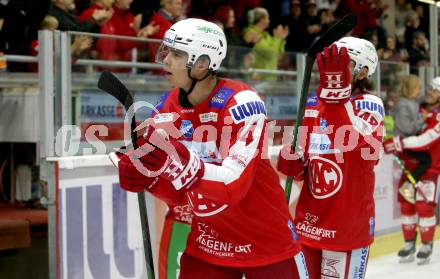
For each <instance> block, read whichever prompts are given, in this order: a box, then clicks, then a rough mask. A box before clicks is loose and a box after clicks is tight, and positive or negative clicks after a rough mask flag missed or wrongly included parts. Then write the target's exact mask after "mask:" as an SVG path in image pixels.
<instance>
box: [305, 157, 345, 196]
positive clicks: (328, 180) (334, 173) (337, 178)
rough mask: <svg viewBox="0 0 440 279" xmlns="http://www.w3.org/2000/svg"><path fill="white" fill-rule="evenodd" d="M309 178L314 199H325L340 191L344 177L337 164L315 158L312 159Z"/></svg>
mask: <svg viewBox="0 0 440 279" xmlns="http://www.w3.org/2000/svg"><path fill="white" fill-rule="evenodd" d="M309 178H310V180H309V188H310V192H311V193H312V195H313V197H315V198H317V199H325V198H328V197H331V196H333V195H334V194H336V193H337V192H338V191H339V189H340V188H341V186H342V179H343V175H342V170H341V168H340V167H339V166H338V165H337V164H336V163H335V162H333V161H331V160H329V159H326V158H322V157H318V156H315V157H312V158H311V159H310V163H309Z"/></svg>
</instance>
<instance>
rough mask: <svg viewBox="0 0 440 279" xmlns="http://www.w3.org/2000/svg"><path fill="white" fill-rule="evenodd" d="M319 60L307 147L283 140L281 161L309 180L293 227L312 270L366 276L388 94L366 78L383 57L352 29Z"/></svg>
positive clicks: (306, 122)
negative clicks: (372, 88) (371, 89)
mask: <svg viewBox="0 0 440 279" xmlns="http://www.w3.org/2000/svg"><path fill="white" fill-rule="evenodd" d="M317 63H318V69H319V74H320V85H319V88H318V90H317V94H316V95H317V96H316V97H310V98H309V100H308V104H307V106H306V109H305V114H304V119H303V127H302V129H301V130H300V135H299V141H298V142H300V146H299V147H300V148H302V151H301V150H300V151H299V152H298V151H297V154H295V156H290V155H291V154H290V153H293V151H290V147H288V148H284V149H283V150H282V151H281V153H280V157H279V161H278V169H279V170H280V171H281V172H283V173H284V174H286V175H290V176H292V177H293V178H294V179H295V180H297V181H304V184H303V188H302V190H301V193H300V196H299V199H298V203H297V206H296V216H295V227H296V230H297V233H298V234H299V237H300V242H301V244H302V245H303V252H304V255H305V257H306V262H307V267H308V269H309V273H310V278H364V277H365V273H366V267H367V260H368V255H369V246H370V244H371V243H372V241H373V236H374V224H375V213H374V200H373V192H374V183H375V178H374V170H373V169H374V166H375V165H376V163H377V161H378V159H379V156H380V153H381V148H382V136H383V117H384V108H383V104H382V101H381V100H380V99H379V98H378V97H376V96H374V95H371V94H368V92H366V88H365V85H366V81H367V78H368V77H369V76H371V75H372V74H373V73H374V71H375V70H376V65H377V63H378V57H377V54H376V49H375V48H374V46H373V45H372V44H371V43H370V42H368V41H366V40H363V39H359V38H354V37H346V38H342V39H340V40H339V41H337V42H336V43H335V44H333V45H332V46H330V47H329V48H325V49H324V51H323V52H322V53H320V54H318V56H317ZM350 66H351V67H352V71H353V76H352V75H351V70H350ZM289 156H290V157H289Z"/></svg>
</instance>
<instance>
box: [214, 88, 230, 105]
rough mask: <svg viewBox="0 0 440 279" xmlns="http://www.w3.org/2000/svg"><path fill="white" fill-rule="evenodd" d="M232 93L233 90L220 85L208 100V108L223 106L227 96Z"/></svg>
mask: <svg viewBox="0 0 440 279" xmlns="http://www.w3.org/2000/svg"><path fill="white" fill-rule="evenodd" d="M232 93H234V90H233V89H231V88H228V87H220V88H219V89H218V91H217V93H215V95H214V96H213V97H212V98H211V100H210V101H209V107H210V108H224V107H225V104H226V101H227V100H228V99H229V96H231V95H232Z"/></svg>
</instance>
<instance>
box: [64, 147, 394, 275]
mask: <svg viewBox="0 0 440 279" xmlns="http://www.w3.org/2000/svg"><path fill="white" fill-rule="evenodd" d="M271 151H272V152H271V153H272V154H274V155H275V154H276V153H277V152H276V151H274V150H271ZM393 168H395V169H394V170H393ZM391 170H393V171H391ZM56 172H57V201H56V204H57V218H56V219H57V273H58V274H59V276H57V277H58V278H110V279H113V278H146V270H145V264H144V259H143V250H142V240H141V228H140V222H139V213H138V203H137V196H136V195H135V194H133V193H127V192H125V191H121V190H120V188H119V184H118V176H117V172H116V169H115V168H114V166H113V165H112V164H111V162H110V160H109V159H108V158H107V156H105V155H103V156H82V157H66V158H62V159H60V160H58V163H57V164H56ZM392 174H394V177H393V176H392ZM376 175H377V181H376V189H375V200H376V212H377V215H376V234H378V235H380V234H384V233H386V232H390V231H395V230H397V229H398V228H399V221H398V207H397V202H396V198H395V197H396V192H395V189H394V188H395V187H393V186H392V185H393V180H395V179H396V177H398V176H396V175H399V172H398V170H397V168H396V167H394V165H393V161H392V157H391V156H385V157H384V158H383V159H382V160H381V161H380V163H379V164H378V166H377V168H376ZM294 192H295V191H294ZM296 192H298V191H296ZM147 208H148V213H149V221H150V232H151V235H152V245H153V247H154V258H155V259H156V258H157V254H158V251H159V242H160V236H161V234H162V228H163V216H165V212H166V211H165V206H164V204H163V203H162V202H160V201H158V200H156V199H153V198H152V197H151V196H150V195H148V194H147ZM173 245H179V244H173ZM183 246H184V245H182V244H180V245H179V247H178V249H177V248H176V247H169V250H170V251H171V250H173V255H172V256H171V258H170V257H168V265H169V266H172V268H173V269H176V271H174V270H173V274H176V275H177V274H178V268H179V264H178V263H179V261H178V258H179V256H180V255H181V251H176V250H179V249H180V250H181V248H182V247H183ZM156 266H157V263H156Z"/></svg>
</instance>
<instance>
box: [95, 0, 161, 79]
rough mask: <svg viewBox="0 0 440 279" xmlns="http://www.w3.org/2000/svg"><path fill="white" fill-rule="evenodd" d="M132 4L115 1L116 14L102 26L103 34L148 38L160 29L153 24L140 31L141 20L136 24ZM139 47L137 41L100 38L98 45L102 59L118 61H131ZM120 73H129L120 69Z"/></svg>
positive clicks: (126, 0) (124, 1)
mask: <svg viewBox="0 0 440 279" xmlns="http://www.w3.org/2000/svg"><path fill="white" fill-rule="evenodd" d="M131 2H132V0H115V2H114V4H113V10H114V14H113V16H112V18H111V19H110V20H109V21H108V22H106V23H105V24H104V25H103V26H102V28H101V33H102V34H108V35H119V36H131V37H136V36H142V37H148V36H151V34H153V33H154V32H156V31H157V30H158V29H159V26H154V25H153V23H151V24H149V25H147V26H146V27H144V28H143V29H140V20H141V18H138V19H139V21H138V22H136V20H135V16H134V15H133V14H132V13H131V12H130V10H129V9H130V4H131ZM138 47H140V45H139V43H138V42H135V41H129V40H120V39H118V40H116V39H108V38H100V39H99V40H98V42H97V44H96V48H97V50H98V55H99V58H100V59H105V60H117V61H131V60H132V54H133V49H135V48H138ZM136 58H137V57H136ZM118 71H127V69H118Z"/></svg>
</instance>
